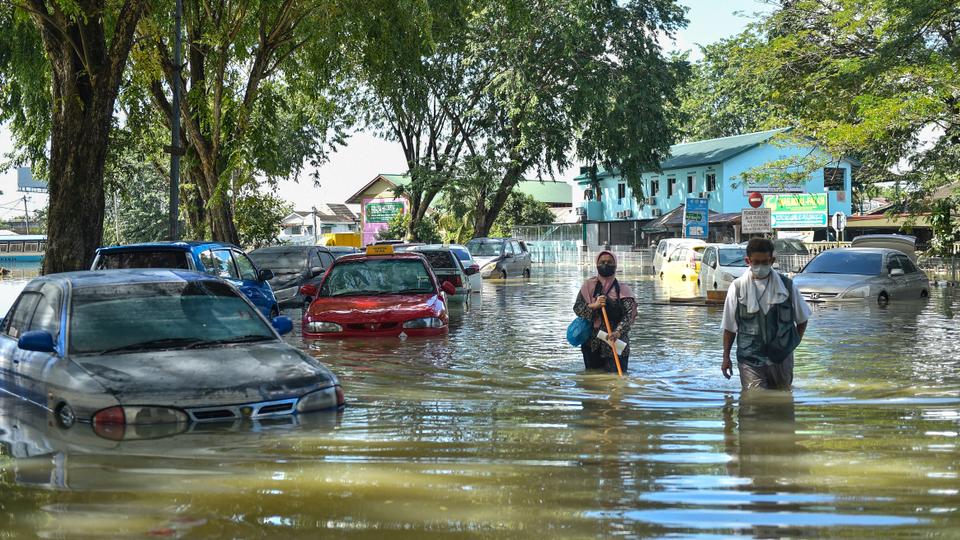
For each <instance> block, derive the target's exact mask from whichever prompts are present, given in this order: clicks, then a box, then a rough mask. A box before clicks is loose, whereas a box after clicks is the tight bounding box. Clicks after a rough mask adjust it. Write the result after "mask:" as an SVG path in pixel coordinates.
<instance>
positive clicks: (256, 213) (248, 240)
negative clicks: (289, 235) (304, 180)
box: [236, 186, 293, 248]
mask: <svg viewBox="0 0 960 540" xmlns="http://www.w3.org/2000/svg"><path fill="white" fill-rule="evenodd" d="M247 189H248V191H247V192H245V193H242V194H241V195H240V196H239V197H238V198H237V208H236V216H237V231H238V232H239V234H240V245H242V246H245V247H252V248H259V247H263V246H266V245H269V244H272V243H275V242H276V241H277V235H278V234H279V233H280V222H281V221H283V218H284V217H286V216H288V215H290V212H292V211H293V206H292V205H291V204H290V203H288V202H286V201H284V200H282V199H280V198H278V197H277V196H275V195H273V194H272V193H262V192H261V191H260V190H258V189H257V186H248V188H247Z"/></svg>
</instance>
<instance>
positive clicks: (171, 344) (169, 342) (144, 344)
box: [95, 338, 204, 354]
mask: <svg viewBox="0 0 960 540" xmlns="http://www.w3.org/2000/svg"><path fill="white" fill-rule="evenodd" d="M203 341H204V340H202V339H200V338H163V339H153V340H150V341H141V342H140V343H130V344H127V345H123V346H122V347H114V348H112V349H104V350H102V351H95V352H96V353H97V354H111V353H119V352H136V351H149V350H156V349H177V348H185V347H190V346H193V345H196V344H198V343H203Z"/></svg>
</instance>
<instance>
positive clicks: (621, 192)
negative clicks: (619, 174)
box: [617, 183, 627, 201]
mask: <svg viewBox="0 0 960 540" xmlns="http://www.w3.org/2000/svg"><path fill="white" fill-rule="evenodd" d="M626 197H627V185H626V184H624V183H620V184H617V200H619V201H622V200H623V199H625V198H626Z"/></svg>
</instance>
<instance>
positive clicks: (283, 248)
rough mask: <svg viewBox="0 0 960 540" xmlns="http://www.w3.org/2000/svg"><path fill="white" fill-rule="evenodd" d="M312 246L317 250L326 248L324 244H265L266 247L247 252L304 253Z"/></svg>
mask: <svg viewBox="0 0 960 540" xmlns="http://www.w3.org/2000/svg"><path fill="white" fill-rule="evenodd" d="M314 248H316V249H319V250H321V251H324V250H326V249H327V248H326V247H324V246H300V245H289V246H267V247H262V248H257V249H255V250H253V251H251V252H250V253H249V254H253V253H285V252H288V251H302V252H304V253H306V252H307V251H310V250H311V249H314Z"/></svg>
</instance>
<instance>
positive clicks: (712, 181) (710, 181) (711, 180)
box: [707, 173, 717, 191]
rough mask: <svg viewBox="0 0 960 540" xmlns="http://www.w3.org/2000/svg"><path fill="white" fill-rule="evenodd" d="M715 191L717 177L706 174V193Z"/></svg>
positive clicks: (713, 174)
mask: <svg viewBox="0 0 960 540" xmlns="http://www.w3.org/2000/svg"><path fill="white" fill-rule="evenodd" d="M716 190H717V175H716V174H715V173H707V191H716Z"/></svg>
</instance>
